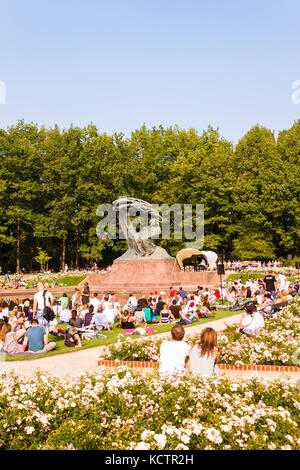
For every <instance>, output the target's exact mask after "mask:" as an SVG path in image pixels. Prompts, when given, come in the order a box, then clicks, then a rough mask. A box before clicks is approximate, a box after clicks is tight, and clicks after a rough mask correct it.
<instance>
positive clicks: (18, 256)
mask: <svg viewBox="0 0 300 470" xmlns="http://www.w3.org/2000/svg"><path fill="white" fill-rule="evenodd" d="M20 244H21V235H20V222H19V220H18V222H17V269H16V272H17V274H19V272H20Z"/></svg>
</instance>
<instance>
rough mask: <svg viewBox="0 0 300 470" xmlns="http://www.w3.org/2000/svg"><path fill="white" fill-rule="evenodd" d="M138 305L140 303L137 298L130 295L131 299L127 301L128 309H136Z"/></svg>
mask: <svg viewBox="0 0 300 470" xmlns="http://www.w3.org/2000/svg"><path fill="white" fill-rule="evenodd" d="M137 303H138V302H137V298H136V297H135V296H134V295H132V294H129V299H128V301H127V307H128V308H130V307H132V308H136V306H137Z"/></svg>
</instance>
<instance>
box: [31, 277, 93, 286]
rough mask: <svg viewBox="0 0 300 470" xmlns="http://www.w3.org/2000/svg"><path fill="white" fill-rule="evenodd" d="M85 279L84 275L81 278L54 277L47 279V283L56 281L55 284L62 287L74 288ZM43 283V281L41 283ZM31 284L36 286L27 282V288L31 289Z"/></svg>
mask: <svg viewBox="0 0 300 470" xmlns="http://www.w3.org/2000/svg"><path fill="white" fill-rule="evenodd" d="M85 278H86V274H85V275H83V276H63V277H57V278H56V277H54V278H51V280H50V279H49V281H48V282H49V283H50V284H51V282H53V281H56V282H57V284H58V285H59V284H63V285H64V287H76V286H78V284H79V283H80V282H82V281H83V280H84V279H85ZM43 282H45V281H43ZM33 284H36V281H35V282H28V287H32V285H33Z"/></svg>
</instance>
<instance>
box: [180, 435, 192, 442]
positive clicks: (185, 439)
mask: <svg viewBox="0 0 300 470" xmlns="http://www.w3.org/2000/svg"><path fill="white" fill-rule="evenodd" d="M181 440H182V442H184V444H188V443H189V442H190V438H189V436H187V435H186V434H182V436H181Z"/></svg>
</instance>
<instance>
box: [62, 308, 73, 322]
mask: <svg viewBox="0 0 300 470" xmlns="http://www.w3.org/2000/svg"><path fill="white" fill-rule="evenodd" d="M70 318H71V310H69V309H68V307H62V311H61V313H60V321H62V322H63V323H69V320H70Z"/></svg>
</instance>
